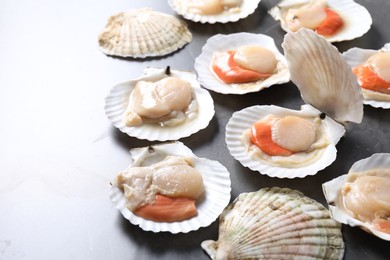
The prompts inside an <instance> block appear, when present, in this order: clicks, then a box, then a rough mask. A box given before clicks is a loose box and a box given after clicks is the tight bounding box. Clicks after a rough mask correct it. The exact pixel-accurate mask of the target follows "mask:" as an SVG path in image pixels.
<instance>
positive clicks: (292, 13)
mask: <svg viewBox="0 0 390 260" xmlns="http://www.w3.org/2000/svg"><path fill="white" fill-rule="evenodd" d="M323 7H327V8H329V9H330V10H332V11H334V12H335V13H336V14H337V15H338V16H339V17H340V18H341V19H339V21H338V23H340V25H342V26H341V28H340V29H338V30H337V31H336V32H334V33H330V34H328V33H327V32H326V31H323V32H319V33H321V34H322V35H324V37H325V38H326V39H327V40H328V41H330V42H341V41H348V40H352V39H355V38H358V37H361V36H362V35H364V34H365V33H366V32H367V31H368V30H369V29H370V28H371V24H372V18H371V15H370V13H369V12H368V11H367V9H366V8H365V7H363V6H362V5H360V4H358V3H356V2H354V1H353V0H299V1H296V0H282V1H280V2H279V4H278V5H276V6H275V7H273V8H271V9H270V10H269V14H270V15H271V16H272V17H273V18H274V19H275V20H276V21H279V22H280V24H281V27H282V29H283V30H284V31H286V32H290V31H295V30H297V29H299V28H302V27H304V28H309V29H313V30H315V29H317V28H318V27H319V26H320V25H321V23H322V22H323V21H324V20H325V18H326V17H327V14H326V13H324V9H323ZM325 30H327V29H326V28H325Z"/></svg>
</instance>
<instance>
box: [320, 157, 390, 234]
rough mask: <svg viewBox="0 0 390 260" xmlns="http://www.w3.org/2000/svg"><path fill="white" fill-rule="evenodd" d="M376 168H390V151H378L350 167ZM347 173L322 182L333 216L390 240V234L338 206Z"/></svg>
mask: <svg viewBox="0 0 390 260" xmlns="http://www.w3.org/2000/svg"><path fill="white" fill-rule="evenodd" d="M375 168H382V169H383V168H387V169H389V168H390V154H389V153H377V154H374V155H372V156H371V157H368V158H365V159H362V160H360V161H357V162H356V163H354V164H353V165H352V167H351V169H350V171H351V172H361V171H367V170H371V169H375ZM346 177H347V174H344V175H341V176H339V177H337V178H335V179H333V180H331V181H328V182H326V183H324V184H322V189H323V191H324V194H325V198H326V200H327V202H328V204H329V210H330V213H331V216H332V218H334V219H335V220H337V221H339V222H340V223H343V224H346V225H350V226H352V227H355V226H358V227H361V228H363V229H364V230H366V231H369V232H370V233H372V234H374V235H375V236H377V237H380V238H382V239H384V240H388V241H390V234H388V233H384V232H382V231H379V230H376V229H374V228H373V227H372V226H371V225H368V224H366V223H364V222H362V221H360V220H358V219H355V218H353V217H352V216H350V215H349V214H348V213H347V212H345V210H344V208H343V207H338V205H337V198H338V196H339V194H340V192H341V189H342V187H343V185H344V183H345V179H346Z"/></svg>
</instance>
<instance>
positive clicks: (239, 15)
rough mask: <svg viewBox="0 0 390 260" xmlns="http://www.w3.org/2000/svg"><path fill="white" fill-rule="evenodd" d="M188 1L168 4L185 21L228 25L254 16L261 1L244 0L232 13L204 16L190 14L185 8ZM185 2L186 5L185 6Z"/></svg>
mask: <svg viewBox="0 0 390 260" xmlns="http://www.w3.org/2000/svg"><path fill="white" fill-rule="evenodd" d="M185 1H186V0H168V4H169V5H170V6H171V8H172V9H173V10H175V12H177V13H178V14H179V15H182V16H183V17H184V18H185V19H187V20H191V21H194V22H200V23H210V24H214V23H228V22H237V21H238V20H240V19H243V18H246V17H247V16H249V15H250V14H252V13H253V12H254V11H255V10H256V8H257V6H258V5H259V3H260V1H261V0H243V1H242V5H241V6H240V7H239V8H235V9H234V10H232V11H224V12H222V13H220V14H215V15H202V14H195V13H191V12H188V11H187V9H186V6H185ZM183 2H184V4H183Z"/></svg>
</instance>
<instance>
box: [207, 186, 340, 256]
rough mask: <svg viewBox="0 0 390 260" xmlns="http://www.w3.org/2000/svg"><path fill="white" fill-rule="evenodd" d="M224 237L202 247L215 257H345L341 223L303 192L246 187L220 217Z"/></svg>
mask: <svg viewBox="0 0 390 260" xmlns="http://www.w3.org/2000/svg"><path fill="white" fill-rule="evenodd" d="M219 222H220V225H219V235H218V241H212V240H206V241H204V242H202V244H201V246H202V248H203V249H204V250H205V251H206V252H207V253H208V254H209V255H210V257H211V259H342V258H343V255H344V242H343V238H342V234H341V225H340V224H339V223H337V222H336V221H334V220H333V219H331V218H330V216H329V211H328V210H327V209H326V208H325V207H324V206H322V205H321V204H320V203H318V202H317V201H315V200H313V199H311V198H309V197H306V196H304V195H303V194H302V193H301V192H299V191H296V190H290V189H287V188H276V187H275V188H264V189H261V190H259V191H257V192H250V193H242V194H240V195H239V196H238V197H237V198H236V199H235V201H234V202H233V203H232V204H230V205H229V206H228V207H227V208H226V209H225V210H224V211H223V213H222V214H221V216H220V218H219Z"/></svg>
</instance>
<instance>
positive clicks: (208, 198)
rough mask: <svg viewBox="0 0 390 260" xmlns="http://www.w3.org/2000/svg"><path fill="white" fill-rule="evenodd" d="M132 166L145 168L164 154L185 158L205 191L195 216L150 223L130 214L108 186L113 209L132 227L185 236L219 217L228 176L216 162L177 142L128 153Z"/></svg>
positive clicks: (115, 190) (119, 195)
mask: <svg viewBox="0 0 390 260" xmlns="http://www.w3.org/2000/svg"><path fill="white" fill-rule="evenodd" d="M130 154H131V163H130V165H129V167H132V166H140V165H142V166H147V165H150V164H152V163H155V162H158V161H160V160H162V159H164V158H165V157H166V156H167V155H177V156H188V157H191V158H192V159H193V160H194V164H195V166H194V167H195V168H196V169H197V170H198V171H199V172H200V173H201V174H202V178H203V185H204V188H205V196H204V198H205V199H204V200H202V201H199V202H197V204H196V207H197V211H198V215H197V216H195V217H193V218H190V219H187V220H184V221H179V222H172V223H166V222H154V221H151V220H147V219H143V218H141V217H138V216H136V215H134V214H133V213H132V212H131V211H130V210H129V209H128V208H126V206H125V204H126V198H125V197H124V195H123V192H122V191H121V190H120V189H119V188H118V187H116V186H114V185H113V186H112V189H111V193H110V198H111V200H112V202H113V203H114V205H115V206H116V208H117V209H118V210H119V211H120V212H121V213H122V215H123V216H124V217H125V218H126V219H128V220H129V221H130V222H131V223H132V224H133V225H138V226H140V227H141V228H142V229H143V230H145V231H153V232H163V231H166V232H170V233H174V234H176V233H187V232H190V231H194V230H197V229H199V228H200V227H206V226H209V225H210V224H211V223H212V222H214V221H215V220H216V219H217V218H218V216H219V215H220V214H221V212H222V211H223V209H224V208H225V207H226V206H227V205H228V204H229V201H230V190H231V182H230V174H229V172H228V171H227V169H226V168H225V167H224V166H223V165H222V164H220V163H219V162H217V161H212V160H209V159H205V158H199V157H197V156H196V155H194V154H193V153H192V151H191V150H190V149H189V148H188V147H186V146H185V145H184V144H182V143H181V142H174V143H166V144H159V145H153V146H149V147H142V148H135V149H132V150H130Z"/></svg>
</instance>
